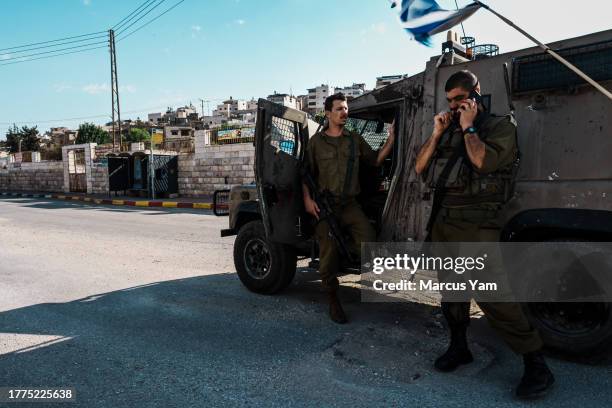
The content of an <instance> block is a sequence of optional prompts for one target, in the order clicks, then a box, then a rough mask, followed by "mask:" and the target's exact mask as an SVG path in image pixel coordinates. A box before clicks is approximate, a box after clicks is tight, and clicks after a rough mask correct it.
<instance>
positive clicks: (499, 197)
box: [428, 115, 519, 209]
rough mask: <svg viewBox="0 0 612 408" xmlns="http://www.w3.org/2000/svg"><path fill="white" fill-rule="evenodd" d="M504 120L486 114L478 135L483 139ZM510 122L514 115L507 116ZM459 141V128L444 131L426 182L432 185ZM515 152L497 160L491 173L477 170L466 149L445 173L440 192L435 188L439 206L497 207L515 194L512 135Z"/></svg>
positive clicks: (516, 158)
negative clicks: (440, 200) (495, 167)
mask: <svg viewBox="0 0 612 408" xmlns="http://www.w3.org/2000/svg"><path fill="white" fill-rule="evenodd" d="M503 120H508V116H493V115H489V116H488V117H487V118H486V119H485V120H484V121H483V123H482V126H480V130H479V133H478V136H479V137H480V139H481V140H482V141H484V142H486V139H487V137H488V136H489V135H490V131H491V129H493V128H494V127H495V125H497V124H498V123H500V122H501V121H503ZM510 121H511V122H512V123H513V124H515V125H516V122H515V121H514V118H513V117H512V116H510ZM459 143H465V142H464V136H463V132H462V130H461V128H459V127H456V128H455V129H454V130H451V131H447V132H446V133H445V134H444V135H443V137H442V140H441V141H440V143H439V144H438V147H437V148H436V153H435V157H434V160H433V162H432V166H431V168H430V172H429V175H428V176H429V177H428V179H429V180H428V182H429V186H430V187H431V188H434V187H435V186H436V184H437V182H438V178H439V177H440V175H441V174H442V173H443V171H444V169H445V167H446V165H447V163H448V160H449V158H451V156H452V155H453V152H455V151H456V150H457V148H458V144H459ZM508 148H511V149H513V151H514V153H513V154H512V155H510V158H509V159H507V160H506V162H505V163H498V170H497V171H495V172H492V173H479V172H478V171H476V170H475V169H474V167H473V165H472V163H471V162H470V159H469V157H468V156H467V153H466V152H465V150H464V151H463V153H462V154H461V155H460V157H459V159H458V160H457V161H456V162H455V164H454V166H453V167H452V169H451V170H450V172H448V170H447V171H446V173H447V174H448V177H447V181H446V183H445V188H444V189H443V191H435V192H434V193H435V194H443V195H444V197H443V198H442V202H441V206H442V207H444V208H464V207H478V208H486V209H499V208H500V207H501V206H502V205H503V204H505V203H506V202H508V201H509V200H510V198H512V196H513V194H514V185H515V180H516V175H517V172H518V166H519V151H518V144H517V140H516V132H515V136H514V143H513V146H508Z"/></svg>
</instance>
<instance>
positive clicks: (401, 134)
mask: <svg viewBox="0 0 612 408" xmlns="http://www.w3.org/2000/svg"><path fill="white" fill-rule="evenodd" d="M551 48H553V49H555V50H557V52H558V53H559V54H561V55H563V56H565V57H566V58H567V59H569V60H570V61H571V62H573V63H574V64H576V65H577V66H578V67H580V68H581V69H582V70H583V71H585V72H586V73H587V74H588V75H590V76H591V77H592V78H594V79H595V80H597V81H599V82H600V83H601V84H603V86H605V87H607V88H608V89H610V87H611V86H612V68H611V67H612V30H609V31H604V32H600V33H594V34H590V35H586V36H583V37H578V38H572V39H567V40H563V41H559V42H556V43H553V44H551ZM460 69H469V70H470V71H472V72H474V73H475V74H476V75H477V76H478V78H479V80H480V83H481V86H482V89H483V93H484V95H483V103H485V104H486V105H487V107H488V109H489V111H491V112H493V113H499V114H505V113H507V112H508V111H514V114H515V117H516V120H517V122H518V138H519V147H520V150H521V153H522V156H521V165H520V170H519V174H518V179H517V183H516V186H515V193H514V195H513V198H512V199H511V200H510V202H509V203H508V204H507V205H506V206H505V209H504V213H503V215H502V219H503V220H504V228H503V232H502V236H501V240H502V241H524V242H535V241H538V242H544V241H553V240H570V241H606V242H608V241H612V202H611V201H610V200H611V199H612V166H610V164H609V163H610V157H612V103H610V101H609V100H608V99H607V98H606V97H605V96H603V95H602V94H600V93H599V92H598V91H596V90H595V89H593V88H592V87H590V86H588V85H587V84H585V83H584V82H583V81H582V80H581V79H580V78H579V77H578V76H576V75H575V74H573V73H572V72H570V71H569V70H567V69H566V68H565V67H564V66H563V65H562V64H560V63H558V62H557V61H555V60H553V59H552V58H551V57H549V56H548V55H547V54H543V53H542V52H541V50H540V49H539V48H535V47H534V48H528V49H523V50H519V51H515V52H511V53H506V54H500V55H493V56H481V57H480V58H473V59H470V60H468V59H467V58H463V57H462V56H461V55H460V53H458V52H456V51H455V50H454V49H453V48H452V47H451V48H450V49H449V50H447V52H444V53H443V54H442V55H441V56H439V57H435V58H432V59H431V60H430V61H429V62H427V64H426V67H425V70H424V71H423V72H421V73H419V74H416V75H413V76H411V77H408V78H405V79H403V80H401V81H399V82H396V83H393V84H391V85H387V86H385V87H383V88H380V89H376V90H374V91H371V92H369V93H366V94H365V95H362V96H360V97H358V98H356V99H353V100H351V101H350V102H349V116H350V120H349V123H347V126H348V127H350V128H351V129H352V130H354V131H357V132H359V133H361V135H362V136H363V137H364V138H365V140H366V141H367V142H368V143H370V144H371V146H372V147H373V148H374V149H376V148H378V147H379V146H380V145H381V144H382V143H383V142H384V140H385V138H386V137H387V131H388V127H389V126H390V124H391V122H392V121H393V119H396V126H397V129H396V134H397V140H396V143H395V145H394V151H393V154H392V155H390V157H389V158H388V159H387V161H386V163H385V164H384V165H383V166H382V167H381V168H376V169H374V168H367V167H362V168H360V183H361V191H362V193H361V195H360V197H359V201H360V203H361V205H362V207H363V209H364V212H365V213H366V215H368V217H369V218H370V219H371V221H372V223H373V224H374V225H375V226H376V230H377V233H378V240H379V241H383V242H384V241H410V240H415V241H418V240H423V239H424V238H425V236H426V231H425V229H426V224H427V220H428V218H429V214H430V212H431V206H432V196H433V191H432V186H431V185H428V184H426V183H424V181H423V180H422V179H421V178H419V177H417V176H416V175H415V173H414V170H413V167H414V159H415V154H416V151H417V150H418V148H419V147H420V146H421V145H422V143H423V142H424V141H425V140H426V138H427V137H428V136H429V135H430V134H431V131H432V126H433V120H432V118H433V116H434V115H435V113H437V112H439V111H441V110H444V109H446V100H445V93H444V91H443V90H444V82H445V81H446V79H447V78H448V77H449V76H450V75H451V74H452V73H454V72H456V71H458V70H460ZM318 128H319V125H318V124H317V123H316V122H314V121H312V120H310V119H309V117H308V115H307V114H306V113H304V112H300V111H297V110H294V109H291V108H287V107H283V106H280V105H276V104H273V103H271V102H269V101H266V100H260V101H259V105H258V116H257V125H256V132H255V177H256V185H252V186H238V187H235V188H233V189H232V190H231V193H230V214H229V215H230V217H229V221H230V225H229V229H225V230H223V231H222V233H221V235H222V236H228V235H234V234H235V235H237V238H236V241H235V244H234V262H235V265H236V270H237V272H238V276H239V277H240V279H241V281H242V283H243V284H244V285H245V286H246V287H247V288H248V289H250V290H252V291H255V292H258V293H266V294H272V293H276V292H278V291H280V290H281V289H283V288H285V287H286V286H287V285H288V284H289V283H290V282H291V280H292V279H293V276H294V274H295V271H296V261H297V259H298V257H299V258H303V259H311V266H313V267H316V264H317V263H316V258H317V248H316V243H314V242H313V239H312V233H313V227H312V225H311V223H310V219H309V216H308V215H307V214H305V212H304V209H303V203H302V187H301V178H300V168H301V163H302V161H303V159H304V152H305V148H306V145H307V143H308V139H309V137H310V136H311V135H312V134H314V133H315V131H316V130H317V129H318ZM527 255H528V254H527ZM349 272H350V271H349ZM610 273H612V271H611V272H610ZM524 308H525V311H526V313H527V314H528V317H529V319H530V320H531V321H532V323H533V324H534V325H535V326H536V327H537V328H538V329H539V330H540V331H541V334H542V337H543V339H544V341H545V343H546V344H547V345H548V346H551V347H554V348H557V349H561V350H565V351H570V352H574V353H584V352H587V351H591V350H594V349H598V348H600V347H602V346H605V345H606V344H607V343H609V341H610V340H612V304H609V303H530V304H525V305H524Z"/></svg>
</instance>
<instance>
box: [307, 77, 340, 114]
mask: <svg viewBox="0 0 612 408" xmlns="http://www.w3.org/2000/svg"><path fill="white" fill-rule="evenodd" d="M334 91H335V89H334V87H333V86H329V85H325V84H322V85H320V86H317V87H316V88H310V89H308V106H307V107H306V109H305V112H308V113H310V114H313V115H314V114H316V113H318V112H321V111H322V110H323V109H324V106H325V98H327V97H328V96H329V95H333V94H334Z"/></svg>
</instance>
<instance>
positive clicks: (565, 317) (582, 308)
mask: <svg viewBox="0 0 612 408" xmlns="http://www.w3.org/2000/svg"><path fill="white" fill-rule="evenodd" d="M609 308H610V305H609V304H607V303H595V302H593V303H531V304H529V309H530V310H531V313H532V314H533V316H534V317H535V318H536V319H537V320H538V321H539V322H540V323H541V324H542V325H543V326H545V327H546V328H547V329H548V330H550V331H553V332H555V333H557V334H561V335H563V336H574V337H579V336H583V335H586V334H588V333H591V332H593V331H595V330H598V329H599V328H600V327H601V326H602V325H603V324H604V323H606V321H607V319H608V316H609V312H610V310H609Z"/></svg>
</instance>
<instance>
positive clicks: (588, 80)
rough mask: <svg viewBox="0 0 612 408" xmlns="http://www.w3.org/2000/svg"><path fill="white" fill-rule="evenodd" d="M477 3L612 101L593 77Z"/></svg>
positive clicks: (610, 94)
mask: <svg viewBox="0 0 612 408" xmlns="http://www.w3.org/2000/svg"><path fill="white" fill-rule="evenodd" d="M475 3H478V4H479V5H480V6H482V7H484V8H486V9H487V10H489V11H490V12H491V13H493V14H495V15H496V16H497V17H499V18H500V19H501V20H502V21H503V22H505V23H506V24H508V25H509V26H510V27H512V28H514V29H516V30H517V31H518V32H520V33H521V34H523V35H524V36H525V37H527V38H529V39H530V40H531V41H533V42H534V43H536V44H537V45H538V47H540V48H542V49H543V50H544V51H545V52H547V53H548V54H549V55H551V56H552V57H553V58H555V59H556V60H557V61H559V62H560V63H562V64H563V65H565V66H566V67H567V68H569V69H570V70H572V71H573V72H575V73H576V74H577V75H578V76H580V77H581V78H582V79H584V80H585V81H587V82H588V83H589V84H591V85H593V86H594V87H595V88H596V89H597V90H598V91H599V92H601V93H602V94H604V95H605V96H607V97H608V99H610V100H611V101H612V93H610V91H608V90H607V89H606V88H604V87H603V86H601V85H600V84H598V83H597V82H595V81H594V80H593V79H592V78H591V77H589V76H588V75H587V74H585V73H584V72H582V71H581V70H580V69H578V68H577V67H576V66H574V65H573V64H572V63H570V62H569V61H568V60H566V59H565V58H563V57H562V56H560V55H559V54H557V53H556V52H554V51H553V50H551V49H550V48H549V47H548V46H547V45H546V44H542V43H541V42H540V41H538V40H537V39H535V38H534V37H533V36H531V35H530V34H529V33H527V32H526V31H525V30H523V29H521V28H520V27H517V26H516V24H514V23H513V22H512V21H510V20H508V19H507V18H506V17H504V16H502V15H501V14H499V13H497V12H496V11H495V10H493V9H491V8H490V7H489V6H487V5H486V4H484V3H483V2H481V1H478V0H475Z"/></svg>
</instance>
